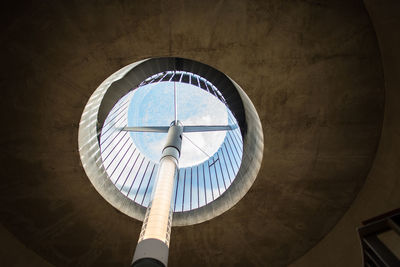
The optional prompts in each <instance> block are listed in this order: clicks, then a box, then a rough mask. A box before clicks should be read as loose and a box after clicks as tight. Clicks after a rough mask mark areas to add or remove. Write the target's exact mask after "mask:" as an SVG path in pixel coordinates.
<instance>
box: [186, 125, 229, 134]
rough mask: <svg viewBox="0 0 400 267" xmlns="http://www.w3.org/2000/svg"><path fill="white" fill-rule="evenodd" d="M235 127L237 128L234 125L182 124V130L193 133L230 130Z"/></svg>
mask: <svg viewBox="0 0 400 267" xmlns="http://www.w3.org/2000/svg"><path fill="white" fill-rule="evenodd" d="M236 128H237V126H236V125H196V126H183V132H184V133H195V132H215V131H230V130H234V129H236Z"/></svg>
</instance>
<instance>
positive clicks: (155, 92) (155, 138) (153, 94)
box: [128, 82, 228, 167]
mask: <svg viewBox="0 0 400 267" xmlns="http://www.w3.org/2000/svg"><path fill="white" fill-rule="evenodd" d="M176 88H177V98H178V101H177V103H178V119H179V120H180V121H181V122H182V123H183V125H227V124H228V110H227V107H226V106H225V105H224V104H223V103H222V102H221V101H220V100H219V99H217V98H216V97H215V96H214V95H211V94H210V93H208V92H206V91H204V90H202V89H200V88H198V87H196V86H193V85H191V84H187V83H179V82H177V83H176ZM173 120H174V82H159V83H151V84H148V85H144V86H142V87H140V88H138V89H136V90H135V91H134V93H133V95H132V99H131V103H130V106H129V109H128V126H169V125H170V123H171V122H172V121H173ZM130 135H131V137H132V139H133V141H134V144H135V145H136V147H137V148H138V149H139V150H140V152H141V153H143V154H144V155H145V156H146V157H148V158H149V159H151V160H152V161H153V162H158V161H159V159H160V156H161V152H162V148H163V146H164V143H165V139H166V134H164V133H134V132H132V133H130ZM185 135H186V136H187V137H188V138H190V140H191V141H192V142H193V143H194V144H195V145H197V146H198V147H200V148H201V149H199V148H197V147H196V146H195V145H193V144H192V142H190V141H189V140H188V139H187V138H183V141H182V153H181V158H180V160H179V166H180V167H187V166H194V165H197V164H200V163H201V162H204V161H205V160H207V159H208V158H209V156H212V155H213V154H215V153H216V152H217V151H218V149H219V148H220V146H221V144H222V142H223V141H224V138H225V136H226V131H218V132H204V133H186V134H185Z"/></svg>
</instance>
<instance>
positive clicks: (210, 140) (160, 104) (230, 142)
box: [100, 71, 243, 212]
mask: <svg viewBox="0 0 400 267" xmlns="http://www.w3.org/2000/svg"><path fill="white" fill-rule="evenodd" d="M201 85H203V87H201ZM174 92H176V95H177V99H176V100H177V101H176V104H177V105H176V106H177V117H178V119H179V121H180V123H181V124H183V125H184V126H189V127H190V126H199V125H231V126H232V127H233V130H231V131H205V132H187V133H183V134H182V149H181V156H180V159H179V172H178V176H177V177H176V179H175V183H174V193H173V199H172V207H173V211H174V212H185V211H189V210H194V209H197V208H200V207H202V206H204V205H206V204H208V203H211V202H212V201H214V200H216V199H217V198H218V197H219V196H221V195H222V194H223V193H224V192H225V191H226V190H227V189H228V188H229V186H230V185H231V184H232V182H233V180H234V179H235V177H236V174H237V172H238V170H239V166H240V164H241V159H242V151H243V142H242V136H241V132H240V128H239V126H238V123H237V121H236V119H235V117H234V116H233V114H232V112H231V111H230V110H229V108H228V107H227V104H226V101H225V99H224V98H223V97H222V95H221V93H220V92H219V90H218V89H217V88H216V87H215V86H214V85H213V84H212V83H210V82H209V81H207V80H206V79H204V78H202V77H200V76H198V75H194V74H193V73H188V72H181V71H174V72H171V71H167V72H163V73H159V74H156V75H153V76H152V77H150V79H146V80H145V81H144V82H142V83H141V84H140V85H139V86H138V87H137V88H135V89H133V90H132V91H130V92H129V93H128V94H126V95H125V96H123V97H122V98H121V99H120V100H119V101H118V102H117V104H116V105H115V106H114V107H113V108H112V109H111V111H110V113H109V114H108V116H107V118H106V120H105V123H104V125H103V128H102V131H101V136H100V149H101V156H102V162H103V165H104V168H105V170H106V173H107V174H108V177H109V178H110V180H111V182H112V183H113V184H114V185H115V187H116V188H117V189H118V190H119V191H120V192H121V193H122V194H123V195H125V196H126V197H128V198H129V199H131V200H132V201H134V202H136V203H137V204H139V205H141V206H144V207H146V208H147V207H148V205H149V203H150V199H151V194H152V191H153V188H154V183H155V180H156V179H155V178H156V174H157V172H158V169H159V160H160V158H161V154H162V153H161V152H162V149H163V146H164V144H165V142H166V137H167V133H166V132H164V133H160V132H127V131H123V129H124V127H126V126H128V127H132V126H133V127H139V126H145V127H155V126H157V127H160V126H166V125H170V123H171V121H173V120H174V117H175V114H174V113H175V105H174V103H175V101H174Z"/></svg>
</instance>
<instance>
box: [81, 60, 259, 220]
mask: <svg viewBox="0 0 400 267" xmlns="http://www.w3.org/2000/svg"><path fill="white" fill-rule="evenodd" d="M169 70H180V71H188V72H191V73H194V74H197V75H200V76H202V77H204V78H205V79H207V80H209V81H210V82H212V83H213V84H214V85H215V86H216V87H217V88H218V89H219V90H220V92H221V94H222V95H223V97H224V98H225V100H226V102H227V105H228V107H229V109H230V110H231V111H232V113H233V114H234V116H235V118H236V120H237V122H238V124H239V127H240V130H241V133H242V137H243V156H242V162H241V165H240V168H239V171H238V173H237V176H236V178H235V179H234V180H233V182H232V184H231V186H230V187H229V188H227V190H226V191H225V192H224V193H223V194H222V195H221V196H220V197H219V198H217V199H215V200H214V201H212V202H210V203H208V204H207V205H205V206H203V207H200V208H198V209H195V210H190V211H184V212H175V213H174V216H173V226H183V225H192V224H196V223H201V222H204V221H207V220H210V219H212V218H214V217H216V216H218V215H220V214H222V213H223V212H225V211H227V210H229V209H230V208H232V207H233V206H234V205H235V204H236V203H237V202H238V201H239V200H240V199H241V198H242V197H243V196H244V195H245V194H246V193H247V191H248V190H249V189H250V187H251V185H252V184H253V182H254V180H255V179H256V177H257V174H258V171H259V169H260V167H261V160H262V155H263V149H264V141H263V133H262V127H261V122H260V119H259V117H258V114H257V111H256V110H255V108H254V105H253V104H252V103H251V101H250V99H249V98H248V96H247V95H246V94H245V92H244V91H243V90H242V89H241V88H240V86H239V85H238V84H236V83H235V82H234V81H233V80H232V79H230V78H229V77H227V76H226V75H225V74H223V73H221V72H220V71H218V70H216V69H214V68H212V67H210V66H208V65H205V64H202V63H199V62H196V61H193V60H189V59H183V58H171V57H168V58H151V59H145V60H142V61H139V62H135V63H132V64H130V65H128V66H125V67H124V68H122V69H120V70H118V71H117V72H115V73H114V74H112V75H111V76H110V77H108V78H107V79H106V80H105V81H104V82H103V83H101V84H100V86H99V87H98V88H97V89H96V90H95V92H94V93H93V94H92V96H91V97H90V99H89V101H88V103H87V104H86V106H85V109H84V111H83V114H82V117H81V121H80V125H79V140H78V145H79V153H80V157H81V161H82V165H83V167H84V169H85V172H86V174H87V176H88V178H89V179H90V181H91V182H92V184H93V185H94V187H95V188H96V190H97V191H98V192H99V193H100V195H102V196H103V197H104V198H105V199H106V200H107V201H108V202H109V203H110V204H111V205H112V206H114V207H115V208H116V209H118V210H119V211H121V212H123V213H125V214H126V215H128V216H130V217H132V218H135V219H138V220H141V221H142V220H143V219H144V215H145V212H146V209H145V208H144V207H143V206H141V205H139V204H136V203H135V202H133V201H132V200H130V199H129V198H128V197H126V196H125V195H123V194H122V193H121V192H120V191H119V190H118V189H117V188H116V187H115V186H114V184H113V183H112V182H111V180H110V179H109V177H108V175H107V172H106V171H105V169H104V166H103V163H102V159H101V151H100V146H99V138H100V133H101V129H102V126H103V124H104V122H105V119H106V117H107V115H108V114H109V112H110V111H111V109H112V108H113V107H114V105H115V104H116V103H117V101H118V100H119V99H120V98H121V97H123V96H124V95H126V94H127V93H128V92H129V91H131V90H133V89H135V88H136V87H138V86H139V84H140V83H141V82H143V81H144V80H145V79H146V78H148V77H150V76H152V75H154V74H156V73H159V72H162V71H169Z"/></svg>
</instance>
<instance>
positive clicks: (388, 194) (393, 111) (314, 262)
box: [291, 0, 400, 267]
mask: <svg viewBox="0 0 400 267" xmlns="http://www.w3.org/2000/svg"><path fill="white" fill-rule="evenodd" d="M364 3H365V7H366V8H367V10H368V13H369V15H370V17H371V20H372V23H373V25H374V28H375V31H376V35H377V38H378V43H379V47H380V51H381V56H382V64H383V68H384V76H385V86H386V100H385V115H384V122H383V129H382V135H381V139H380V144H379V148H378V151H377V154H376V158H375V161H374V163H373V166H372V169H371V171H370V173H369V176H368V178H367V180H366V182H365V184H364V186H363V188H362V190H361V191H360V192H359V194H358V196H357V198H356V200H355V201H354V202H353V204H352V206H351V207H350V209H349V210H348V211H347V213H346V214H345V215H344V216H343V218H342V219H341V220H340V221H339V223H338V224H337V225H336V226H335V227H334V228H333V230H332V231H331V232H330V233H329V234H328V235H327V236H326V237H325V238H324V239H323V240H322V241H321V242H320V243H318V244H317V245H316V246H315V247H314V248H313V249H311V250H310V251H309V252H308V253H306V254H305V255H304V256H303V257H301V258H300V259H298V260H297V261H296V262H294V263H293V264H292V265H291V266H293V267H294V266H296V267H297V266H361V264H362V255H361V246H360V242H359V239H358V235H357V232H356V227H358V226H360V225H361V221H363V220H365V219H368V218H371V217H374V216H376V215H379V214H381V213H384V212H387V211H390V210H392V209H395V208H398V207H399V206H400V193H399V192H400V105H399V103H400V90H399V89H400V49H399V48H400V33H399V29H400V16H399V11H400V2H399V1H398V0H385V1H382V0H364Z"/></svg>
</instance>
